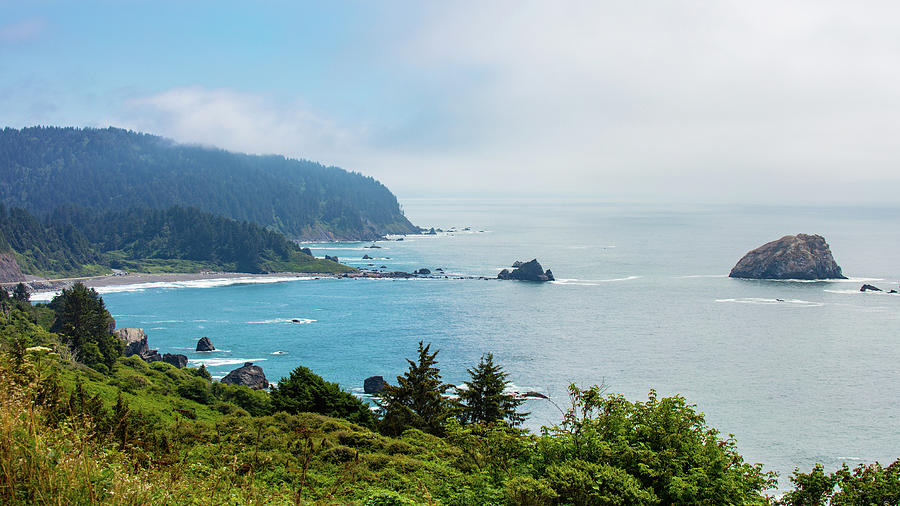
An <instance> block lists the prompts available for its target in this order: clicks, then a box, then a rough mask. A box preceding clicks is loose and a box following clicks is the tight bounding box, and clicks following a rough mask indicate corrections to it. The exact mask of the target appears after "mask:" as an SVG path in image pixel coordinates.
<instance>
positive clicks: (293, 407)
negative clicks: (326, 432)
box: [272, 366, 375, 427]
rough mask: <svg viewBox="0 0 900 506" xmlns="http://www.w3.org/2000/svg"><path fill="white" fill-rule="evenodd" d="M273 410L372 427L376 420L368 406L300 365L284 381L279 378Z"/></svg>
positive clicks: (273, 390) (273, 395) (273, 397)
mask: <svg viewBox="0 0 900 506" xmlns="http://www.w3.org/2000/svg"><path fill="white" fill-rule="evenodd" d="M272 407H273V409H274V410H275V411H284V412H287V413H291V414H297V413H318V414H321V415H326V416H332V417H335V418H343V419H344V420H348V421H351V422H353V423H358V424H360V425H365V426H367V427H371V426H373V424H374V422H375V418H374V416H373V415H372V412H371V411H370V410H369V407H368V406H367V405H366V404H365V403H364V402H362V401H360V400H359V399H357V398H356V397H354V396H353V395H352V394H349V393H347V392H344V391H343V390H341V387H340V386H338V384H337V383H332V382H330V381H325V380H323V379H322V377H321V376H319V375H318V374H316V373H314V372H312V371H311V370H309V369H308V368H306V367H303V366H299V367H297V368H296V369H294V370H293V371H291V374H290V376H289V377H287V378H281V380H280V381H278V385H277V386H276V387H275V388H273V389H272Z"/></svg>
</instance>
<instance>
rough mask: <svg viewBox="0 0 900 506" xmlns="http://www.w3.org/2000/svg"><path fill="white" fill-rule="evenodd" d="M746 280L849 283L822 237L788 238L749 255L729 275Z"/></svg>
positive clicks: (798, 235)
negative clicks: (832, 280)
mask: <svg viewBox="0 0 900 506" xmlns="http://www.w3.org/2000/svg"><path fill="white" fill-rule="evenodd" d="M728 276H729V277H732V278H746V279H847V278H845V277H844V275H843V273H842V272H841V268H840V266H838V264H837V263H836V262H835V261H834V257H832V256H831V249H830V248H829V247H828V243H826V242H825V238H824V237H822V236H820V235H807V234H797V235H786V236H784V237H782V238H781V239H778V240H777V241H772V242H770V243H766V244H764V245H762V246H760V247H758V248H756V249H754V250H753V251H750V252H749V253H747V254H746V255H744V257H743V258H741V259H740V261H739V262H738V263H737V265H735V266H734V268H733V269H731V273H730V274H729V275H728Z"/></svg>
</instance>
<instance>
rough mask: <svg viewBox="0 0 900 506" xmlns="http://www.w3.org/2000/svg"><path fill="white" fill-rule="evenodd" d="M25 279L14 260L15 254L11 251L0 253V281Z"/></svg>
mask: <svg viewBox="0 0 900 506" xmlns="http://www.w3.org/2000/svg"><path fill="white" fill-rule="evenodd" d="M18 281H25V276H24V275H22V270H21V269H19V264H18V263H17V262H16V256H15V255H13V252H12V251H5V252H3V253H0V283H14V282H18Z"/></svg>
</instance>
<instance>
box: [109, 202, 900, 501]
mask: <svg viewBox="0 0 900 506" xmlns="http://www.w3.org/2000/svg"><path fill="white" fill-rule="evenodd" d="M402 203H403V205H404V208H405V212H406V214H407V216H408V217H409V218H410V219H411V220H412V221H413V223H416V224H417V225H420V226H426V227H431V226H434V227H437V228H442V229H444V230H447V229H450V228H451V227H455V228H456V230H457V231H456V232H452V233H447V232H445V233H440V234H438V235H435V236H409V237H406V238H405V240H403V241H383V242H378V243H377V245H378V246H380V248H378V249H372V248H368V247H367V246H370V245H371V243H316V244H307V245H306V246H309V247H310V248H311V249H312V250H313V252H314V254H316V255H317V256H323V255H325V254H329V255H336V256H338V257H339V258H340V259H341V261H343V262H345V263H347V264H349V265H353V266H357V267H366V266H367V265H368V264H373V266H372V267H376V268H377V267H380V266H382V265H384V266H386V268H387V270H404V271H413V270H415V269H418V268H421V267H426V268H429V269H431V270H432V271H435V270H436V268H438V267H440V268H442V269H444V272H445V273H446V274H448V275H463V276H486V277H491V278H493V277H495V276H496V275H497V273H498V272H499V271H500V269H502V268H504V267H509V266H510V264H512V262H513V261H515V260H523V261H527V260H530V259H532V258H537V259H538V260H539V261H540V262H541V264H543V266H544V268H550V269H552V271H553V273H554V274H555V276H556V278H557V281H556V282H553V283H545V284H538V283H528V282H516V281H497V280H493V279H492V280H481V279H410V280H400V279H356V280H351V279H330V278H328V279H309V280H291V281H279V282H272V281H273V280H265V281H266V282H260V280H244V281H234V280H228V281H220V282H217V281H194V282H185V283H169V284H162V285H159V286H152V285H149V286H140V287H126V288H121V287H108V288H104V289H101V293H103V297H104V300H105V301H106V304H107V307H108V308H109V310H110V312H112V313H113V315H114V316H115V318H116V320H117V322H118V325H119V327H142V328H144V329H145V331H146V332H147V334H148V335H149V341H150V345H151V347H152V348H158V349H159V350H160V352H171V353H183V354H185V355H187V356H188V357H189V358H190V361H191V362H190V363H191V365H194V366H196V365H199V364H200V363H205V364H206V366H207V367H208V368H209V370H210V371H211V372H212V374H213V375H214V376H216V377H222V376H223V375H225V374H226V373H227V372H228V371H230V370H231V369H234V368H236V367H238V366H240V365H241V364H243V363H244V362H245V361H251V362H254V363H255V364H257V365H259V366H261V367H262V368H263V369H264V370H265V372H266V375H267V376H268V377H269V379H270V381H277V380H278V379H279V378H280V377H283V376H286V375H287V374H288V373H289V372H290V371H291V369H293V368H294V367H296V366H298V365H304V366H307V367H309V368H311V369H312V370H313V371H315V372H316V373H318V374H320V375H321V376H323V377H324V378H325V379H326V380H329V381H335V382H338V383H339V384H340V385H341V386H342V387H343V388H345V389H347V390H350V391H353V392H356V393H359V394H361V391H362V383H363V380H364V379H365V378H366V377H368V376H373V375H382V376H384V377H385V378H386V379H387V380H388V381H391V380H393V378H394V377H395V376H397V375H398V374H401V373H402V372H403V371H404V370H405V369H406V367H407V363H406V359H407V358H413V356H414V354H415V351H416V345H417V343H418V341H420V340H421V341H424V342H425V343H432V348H433V349H439V350H440V353H439V354H438V357H437V358H438V361H439V363H438V366H439V367H440V368H441V372H442V375H443V378H444V380H445V381H447V382H448V383H453V384H459V383H461V382H462V381H464V380H466V379H467V378H468V375H467V373H466V369H467V368H470V367H472V366H474V365H475V364H476V363H477V362H478V359H479V357H480V356H481V355H482V354H483V353H487V352H492V353H493V354H494V359H495V362H497V363H499V364H501V365H502V366H503V367H504V368H505V369H506V371H507V372H508V373H509V379H510V380H511V381H512V383H513V384H514V387H513V388H514V389H516V390H519V391H527V390H534V391H538V392H542V393H544V394H546V395H549V396H550V397H551V400H552V402H550V401H546V400H540V399H534V400H529V401H527V402H526V404H525V405H524V406H523V409H525V410H527V411H530V413H531V414H530V417H529V418H528V421H527V423H526V427H528V428H529V429H531V430H534V431H537V430H538V429H539V428H540V426H541V425H547V424H553V423H557V422H559V421H560V418H561V412H560V410H559V409H565V407H566V405H567V402H568V398H567V386H568V385H569V384H570V383H577V384H579V385H582V386H587V385H591V384H600V383H605V384H606V385H608V386H609V391H610V392H617V393H622V394H624V395H626V396H627V397H628V398H630V399H632V400H646V398H647V394H648V392H649V391H650V390H651V389H655V390H656V391H657V392H658V393H659V394H660V395H661V396H668V395H674V394H680V395H683V396H684V397H686V398H687V400H688V401H689V402H690V403H693V404H696V406H697V409H698V410H699V411H702V412H704V413H705V414H706V420H707V422H708V423H709V424H710V425H711V426H712V427H715V428H717V429H718V430H719V431H721V432H722V433H723V436H727V435H728V434H734V436H735V438H736V439H737V442H738V449H739V451H740V452H741V453H742V455H743V456H744V457H745V459H746V460H747V461H749V462H761V463H763V464H764V465H765V468H766V469H767V470H774V471H778V472H779V474H780V478H779V480H780V486H781V487H782V488H784V487H786V486H788V485H789V483H788V476H789V475H790V473H791V472H792V471H793V470H794V468H796V467H799V468H800V469H801V470H804V471H808V470H809V469H810V468H811V466H812V465H813V463H815V462H821V463H822V464H824V465H825V467H826V469H834V468H836V467H838V466H839V465H840V464H841V463H842V462H846V463H848V464H849V465H850V466H855V465H857V464H859V463H862V462H872V461H876V460H877V461H880V462H882V463H883V464H887V463H889V462H892V461H893V460H894V459H896V458H898V457H900V403H898V399H900V382H898V365H900V343H898V341H900V337H898V334H897V328H898V323H900V295H889V294H886V293H871V292H867V293H860V292H859V288H860V286H861V285H862V284H863V283H864V282H865V283H871V284H874V285H876V286H879V287H881V288H883V289H885V290H887V289H890V288H897V287H898V280H900V265H897V263H896V261H895V258H896V252H897V251H900V235H898V234H897V233H896V230H897V224H898V223H900V208H867V207H816V208H812V207H789V206H785V207H772V206H768V207H760V206H733V205H685V204H677V205H675V204H673V205H659V204H632V203H604V202H591V201H566V200H516V199H495V200H489V199H473V200H440V199H431V200H429V199H421V200H415V199H410V200H403V201H402ZM467 227H468V228H469V230H463V229H465V228H467ZM796 233H810V234H821V235H823V236H825V238H826V240H827V241H828V242H829V244H830V246H831V249H832V252H833V253H834V256H835V259H836V260H837V262H838V264H839V265H841V266H842V267H843V269H844V273H845V275H847V276H848V277H849V278H850V279H849V280H846V281H838V282H794V281H748V280H736V279H730V278H728V277H727V274H728V272H729V270H730V269H731V267H732V266H733V265H734V264H735V263H736V262H737V261H738V259H740V258H741V256H743V255H744V253H746V252H747V251H749V250H750V249H753V248H755V247H757V246H759V245H761V244H763V243H765V242H768V241H771V240H775V239H778V238H780V237H781V236H783V235H787V234H796ZM366 254H368V255H370V256H372V257H374V259H373V260H362V257H363V255H366ZM276 281H277V280H276ZM778 299H781V301H779V300H778ZM294 319H297V320H299V323H295V322H293V321H292V320H294ZM201 336H208V337H209V338H210V339H211V340H212V342H213V344H214V345H215V346H216V348H218V349H219V351H217V352H212V353H196V352H194V351H193V350H194V347H195V345H196V342H197V340H198V339H199V338H200V337H201Z"/></svg>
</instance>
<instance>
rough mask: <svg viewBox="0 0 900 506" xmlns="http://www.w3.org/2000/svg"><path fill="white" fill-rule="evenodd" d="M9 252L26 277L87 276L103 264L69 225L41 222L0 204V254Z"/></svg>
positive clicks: (97, 254)
mask: <svg viewBox="0 0 900 506" xmlns="http://www.w3.org/2000/svg"><path fill="white" fill-rule="evenodd" d="M9 249H12V250H13V251H14V252H15V253H16V260H17V262H18V264H19V267H20V268H21V269H22V272H25V273H28V274H45V273H46V274H51V273H52V274H89V273H92V272H94V273H95V272H97V271H98V268H100V269H101V270H102V267H100V264H102V263H103V262H104V261H103V258H102V255H100V253H99V252H98V250H97V249H96V248H95V247H94V246H93V245H91V243H90V241H88V240H87V238H86V237H85V236H84V234H82V233H81V232H79V231H78V230H77V229H76V228H75V227H74V226H72V225H71V224H68V223H61V222H55V223H43V222H42V221H41V220H39V219H37V218H36V217H34V216H32V215H31V214H30V213H28V212H27V211H25V210H24V209H16V208H11V209H7V208H6V207H5V206H3V205H2V204H0V251H4V250H9Z"/></svg>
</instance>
